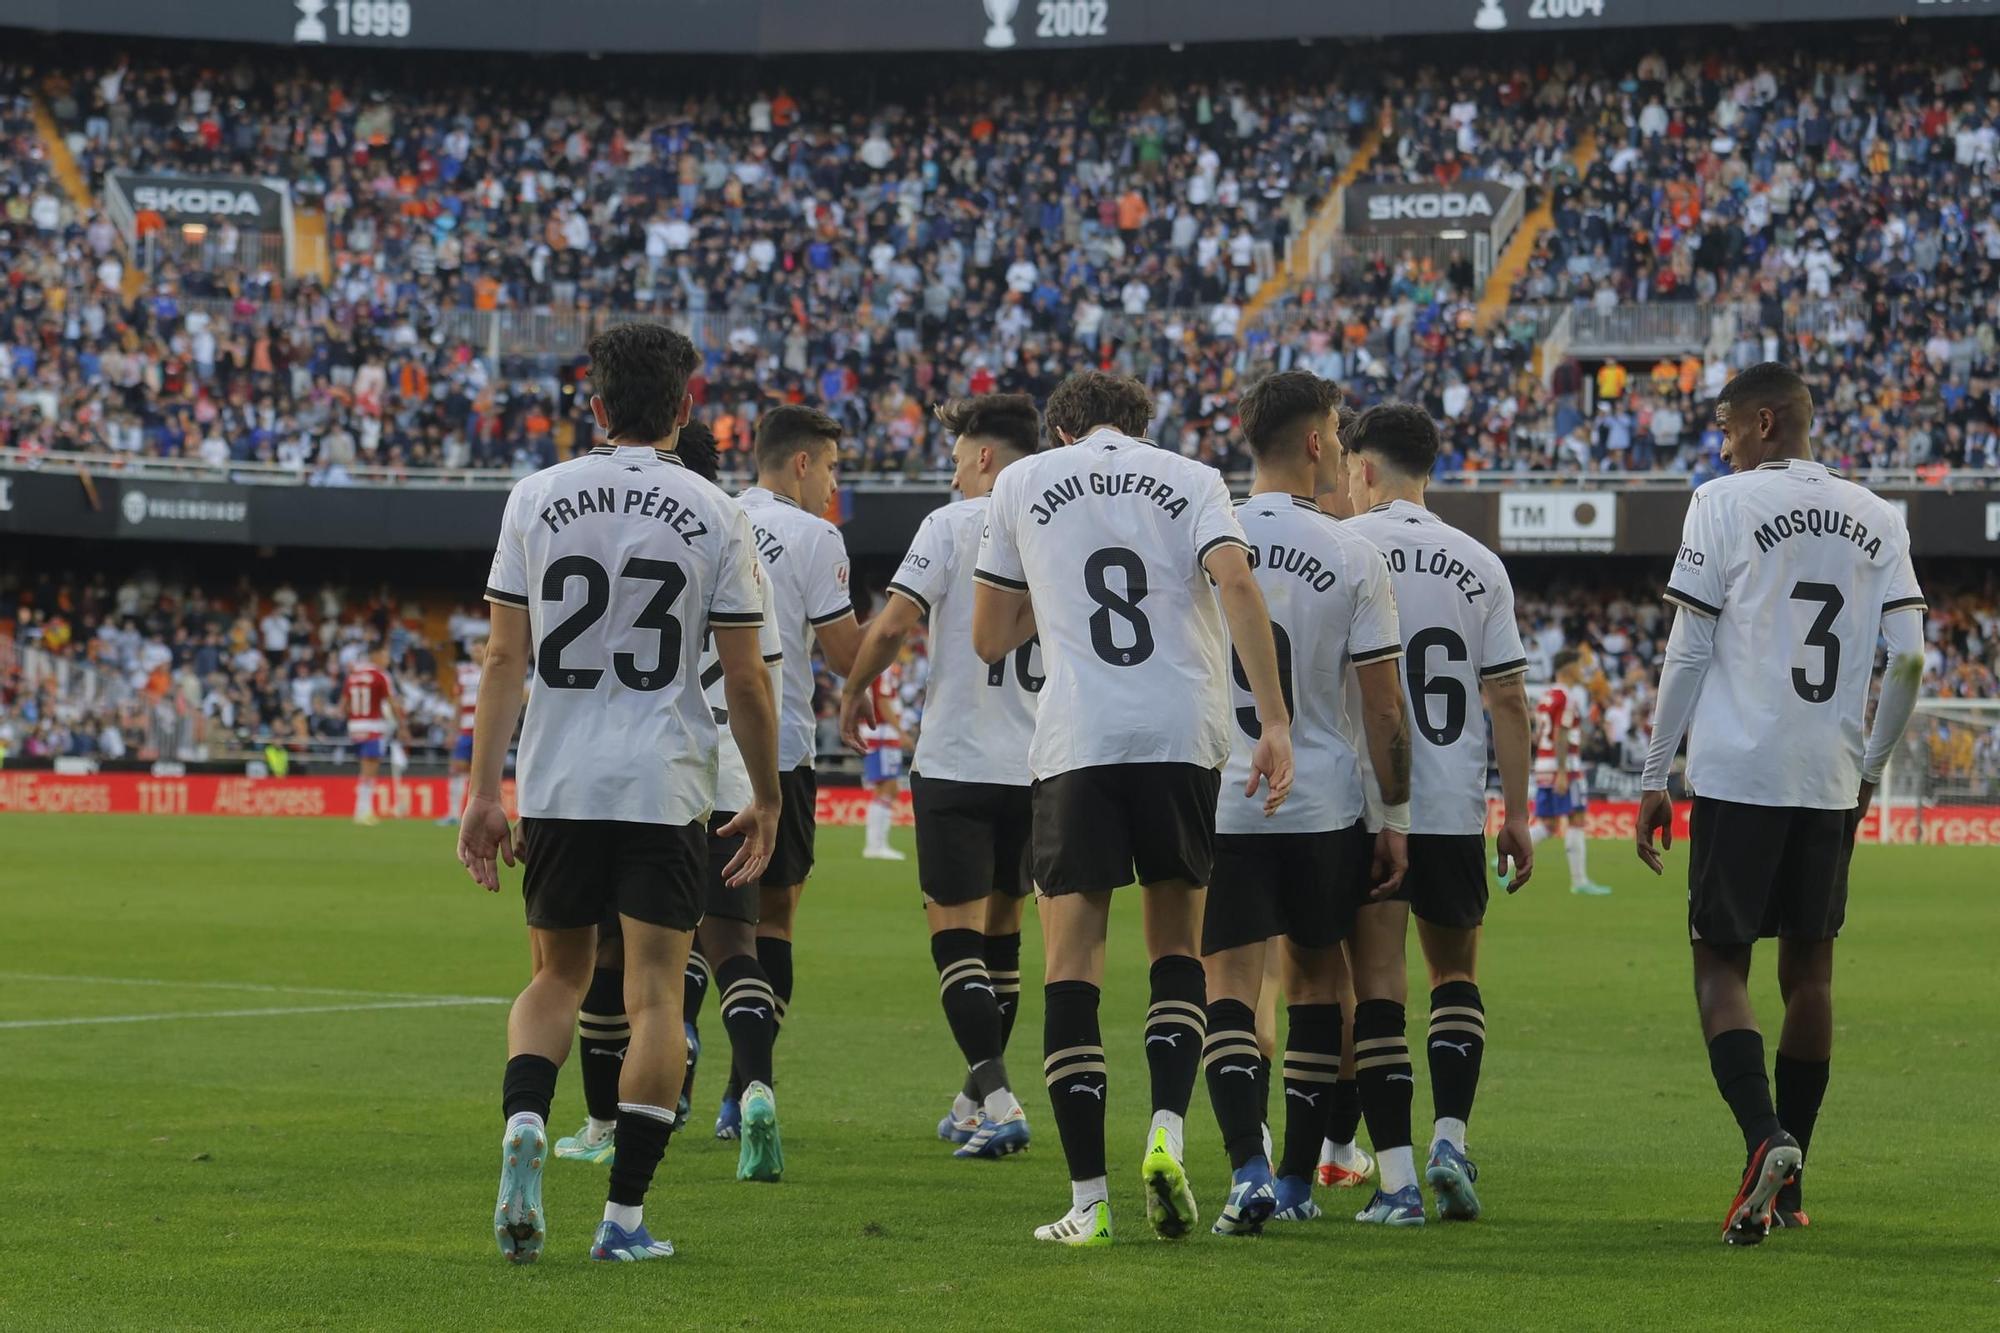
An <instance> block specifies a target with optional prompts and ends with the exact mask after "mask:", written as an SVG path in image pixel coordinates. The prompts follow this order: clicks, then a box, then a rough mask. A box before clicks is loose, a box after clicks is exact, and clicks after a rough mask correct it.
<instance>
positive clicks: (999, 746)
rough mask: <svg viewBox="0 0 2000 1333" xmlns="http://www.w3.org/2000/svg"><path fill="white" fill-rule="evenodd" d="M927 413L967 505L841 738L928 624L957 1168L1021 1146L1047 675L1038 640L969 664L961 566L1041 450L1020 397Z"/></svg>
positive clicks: (917, 567) (941, 946) (929, 535)
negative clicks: (1000, 484) (1024, 937)
mask: <svg viewBox="0 0 2000 1333" xmlns="http://www.w3.org/2000/svg"><path fill="white" fill-rule="evenodd" d="M937 415H938V420H940V421H942V422H943V423H944V425H945V428H946V429H947V430H949V431H951V432H952V435H953V437H954V443H953V445H952V463H953V471H952V485H953V486H954V487H956V488H957V490H958V492H959V494H961V495H962V496H964V497H965V498H964V499H962V500H959V501H957V502H955V503H953V504H948V505H945V506H944V507H943V508H941V509H936V510H933V511H932V512H931V513H930V514H929V515H927V516H926V517H925V519H924V521H923V524H922V526H920V527H919V528H918V529H917V535H916V537H915V538H914V539H913V540H912V541H911V542H910V549H909V553H908V554H907V555H905V556H904V557H903V563H902V565H901V566H900V567H899V568H898V569H897V570H896V575H895V577H894V578H893V579H891V580H890V582H889V601H888V604H887V605H886V606H884V607H883V608H882V610H881V612H880V613H879V614H877V615H876V616H875V618H874V619H873V620H870V621H869V622H868V630H867V632H866V634H864V635H863V636H862V640H861V651H860V652H859V653H857V654H855V658H854V673H853V674H852V675H850V676H849V677H848V678H847V685H846V687H845V688H844V690H843V691H842V694H841V700H840V729H841V734H842V735H843V736H845V737H846V738H847V743H848V744H849V745H850V746H856V745H858V744H859V741H860V727H861V725H862V723H863V722H864V720H865V719H866V718H867V716H868V700H869V691H868V686H869V682H870V681H871V680H873V679H874V678H875V676H876V674H877V673H878V672H881V671H883V670H885V669H887V667H888V665H889V664H890V663H891V662H893V661H894V660H895V658H896V654H897V652H898V651H900V650H901V648H902V646H903V640H904V639H905V638H906V637H907V636H908V635H909V633H910V631H911V630H912V629H913V628H915V626H916V624H917V621H918V619H919V618H920V617H924V618H928V619H929V621H930V666H931V673H930V685H929V692H928V694H927V695H926V697H925V701H924V727H923V731H922V732H921V733H920V734H919V735H918V737H917V757H916V763H915V765H914V766H913V767H912V770H911V773H910V797H911V803H912V804H913V805H914V806H915V807H916V816H917V883H918V886H919V887H920V888H921V889H922V890H923V895H924V915H925V916H926V917H928V918H929V921H930V928H931V961H932V962H933V963H935V964H936V965H937V970H938V993H939V996H940V998H941V1000H942V1001H943V1004H944V1016H945V1023H946V1024H947V1025H948V1026H949V1027H950V1028H951V1035H952V1038H953V1040H955V1041H956V1042H957V1043H958V1049H959V1052H960V1054H962V1055H963V1056H964V1057H965V1064H966V1070H967V1073H966V1081H965V1086H964V1087H963V1088H961V1089H960V1090H959V1093H958V1096H957V1097H956V1098H955V1099H954V1100H953V1102H952V1109H951V1113H950V1114H949V1115H947V1116H946V1117H945V1118H944V1119H943V1120H942V1121H940V1122H939V1123H938V1137H939V1138H942V1139H944V1140H945V1141H947V1142H949V1143H955V1144H958V1145H959V1147H958V1149H957V1151H956V1152H955V1153H954V1154H953V1155H954V1156H957V1157H1004V1156H1007V1155H1008V1154H1010V1153H1016V1152H1019V1151H1020V1150H1021V1149H1023V1148H1025V1147H1027V1146H1028V1120H1027V1116H1026V1114H1025V1113H1023V1111H1022V1110H1021V1104H1020V1102H1019V1101H1018V1100H1016V1099H1015V1096H1014V1092H1013V1084H1012V1082H1011V1081H1010V1080H1009V1078H1008V1074H1007V1065H1006V1061H1005V1054H1006V1049H1007V1038H1008V1037H1009V1036H1010V1035H1012V1033H1013V1030H1014V1019H1015V1016H1016V1011H1017V1010H1018V1009H1019V1007H1020V997H1021V903H1022V901H1023V900H1024V899H1025V898H1026V897H1027V895H1028V894H1029V893H1030V892H1031V891H1032V890H1033V882H1032V880H1031V879H1030V877H1029V870H1028V831H1029V827H1030V823H1031V814H1032V812H1031V810H1030V805H1029V794H1028V793H1029V774H1028V745H1029V743H1030V742H1031V741H1032V740H1033V739H1034V735H1035V701H1036V699H1037V697H1038V695H1039V692H1040V690H1041V688H1042V683H1043V678H1042V675H1041V673H1040V671H1039V670H1038V667H1039V665H1040V654H1039V652H1038V648H1039V645H1038V644H1037V643H1036V642H1035V641H1034V640H1033V639H1030V640H1029V641H1028V642H1027V643H1024V644H1022V645H1021V646H1020V647H1019V648H1017V649H1015V650H1014V652H1013V653H1012V655H1011V656H1010V657H1008V658H1007V659H1006V660H1005V661H1002V662H999V663H997V664H995V665H994V666H991V667H988V666H987V665H986V664H985V663H984V662H982V661H980V660H979V659H978V657H977V655H976V654H974V652H973V650H972V604H973V600H974V593H973V583H972V567H973V564H974V562H975V561H977V559H978V558H979V538H980V534H981V532H982V531H983V530H984V528H985V526H986V514H987V507H988V504H989V500H988V496H989V495H990V494H991V493H992V490H993V483H994V481H995V480H996V479H997V478H998V477H999V476H1000V475H1001V473H1002V471H1003V470H1004V469H1006V468H1008V467H1010V466H1012V465H1013V464H1015V463H1018V462H1019V461H1020V460H1022V459H1024V458H1027V457H1029V456H1030V455H1032V454H1034V453H1035V451H1036V450H1037V449H1039V448H1040V447H1041V429H1042V428H1041V416H1040V414H1039V413H1037V412H1036V411H1035V400H1034V399H1032V398H1030V397H1029V396H1028V395H1027V394H1024V393H1016V394H986V395H984V396H981V397H977V398H959V399H954V400H953V401H951V402H949V403H946V404H944V405H942V406H940V407H939V408H938V411H937Z"/></svg>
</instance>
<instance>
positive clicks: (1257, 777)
mask: <svg viewBox="0 0 2000 1333" xmlns="http://www.w3.org/2000/svg"><path fill="white" fill-rule="evenodd" d="M1259 783H1265V784H1267V785H1266V787H1265V790H1264V818H1266V819H1269V818H1270V817H1271V816H1272V815H1275V814H1277V813H1278V807H1279V806H1281V805H1283V804H1284V803H1285V798H1286V797H1287V796H1290V795H1291V794H1292V729H1291V728H1290V727H1289V726H1284V727H1272V726H1266V727H1265V728H1264V734H1263V735H1262V736H1260V737H1258V738H1257V748H1256V749H1254V750H1252V751H1250V781H1248V782H1246V783H1245V784H1243V794H1244V795H1245V796H1255V795H1256V794H1257V786H1258V784H1259Z"/></svg>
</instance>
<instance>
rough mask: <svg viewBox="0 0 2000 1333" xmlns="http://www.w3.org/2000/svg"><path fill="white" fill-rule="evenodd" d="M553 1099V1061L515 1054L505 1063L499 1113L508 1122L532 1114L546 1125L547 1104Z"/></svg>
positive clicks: (554, 1076)
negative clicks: (525, 1114) (520, 1115)
mask: <svg viewBox="0 0 2000 1333" xmlns="http://www.w3.org/2000/svg"><path fill="white" fill-rule="evenodd" d="M555 1099H556V1062H555V1061H553V1060H551V1059H549V1058H548V1057H547V1056H545V1055H517V1056H515V1057H514V1058H513V1059H511V1060H509V1061H508V1062H507V1073H506V1075H505V1076H504V1077H502V1078H501V1080H500V1114H501V1115H502V1116H504V1117H506V1118H507V1119H509V1120H512V1119H513V1118H514V1117H515V1116H517V1115H519V1114H521V1113H522V1112H523V1111H531V1112H533V1113H534V1114H536V1115H538V1116H540V1117H541V1118H542V1123H543V1124H545V1125H546V1124H547V1123H548V1122H549V1104H550V1103H551V1102H553V1101H554V1100H555Z"/></svg>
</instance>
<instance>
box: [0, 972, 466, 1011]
mask: <svg viewBox="0 0 2000 1333" xmlns="http://www.w3.org/2000/svg"><path fill="white" fill-rule="evenodd" d="M0 981H46V982H59V983H65V984H68V985H72V986H164V987H167V988H168V989H170V990H239V991H251V992H254V993H255V994H258V995H339V996H343V997H345V998H347V999H350V1000H463V1001H467V1002H470V1003H474V1004H493V1003H496V1001H495V1000H494V998H493V997H492V996H490V995H430V994H425V993H423V992H421V991H401V990H342V989H339V988H337V987H333V986H267V985H262V984H260V983H257V982H253V981H170V980H166V979H163V978H158V977H86V976H75V975H71V974H69V973H63V972H0Z"/></svg>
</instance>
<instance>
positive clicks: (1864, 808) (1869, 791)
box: [1847, 782, 1888, 858]
mask: <svg viewBox="0 0 2000 1333" xmlns="http://www.w3.org/2000/svg"><path fill="white" fill-rule="evenodd" d="M1874 804H1875V784H1874V783H1872V782H1863V783H1862V784H1861V789H1860V790H1859V791H1858V792H1856V793H1855V797H1854V808H1853V809H1852V810H1849V811H1848V812H1847V855H1848V856H1849V857H1850V858H1851V857H1852V856H1853V855H1854V844H1855V843H1856V842H1857V841H1859V840H1860V837H1861V821H1862V820H1864V819H1866V818H1868V807H1869V806H1871V805H1874ZM1883 818H1884V819H1885V820H1886V819H1887V818H1888V816H1887V815H1884V816H1883ZM1885 831H1886V830H1884V831H1878V832H1877V833H1876V841H1877V842H1880V841H1882V840H1883V837H1882V834H1883V832H1885Z"/></svg>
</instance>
